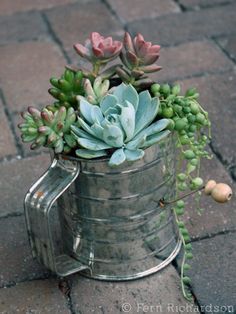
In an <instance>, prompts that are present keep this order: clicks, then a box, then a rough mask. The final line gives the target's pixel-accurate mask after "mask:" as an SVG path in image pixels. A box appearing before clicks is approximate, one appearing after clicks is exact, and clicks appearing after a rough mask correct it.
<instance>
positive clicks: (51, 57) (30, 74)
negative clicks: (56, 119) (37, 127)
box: [0, 41, 66, 112]
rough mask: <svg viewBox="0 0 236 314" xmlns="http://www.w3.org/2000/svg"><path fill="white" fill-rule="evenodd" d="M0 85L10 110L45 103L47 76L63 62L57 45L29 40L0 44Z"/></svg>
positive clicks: (55, 72)
mask: <svg viewBox="0 0 236 314" xmlns="http://www.w3.org/2000/svg"><path fill="white" fill-rule="evenodd" d="M0 55H1V59H0V68H1V77H0V86H1V87H2V90H3V94H4V96H5V99H6V102H7V105H8V106H9V108H10V109H11V110H12V111H18V112H19V111H22V110H25V109H26V107H27V106H35V105H41V106H42V105H44V106H45V105H48V104H50V103H51V102H53V98H52V97H51V96H50V95H49V94H48V89H49V87H50V83H49V79H50V77H52V76H59V75H61V74H62V73H63V71H64V66H65V64H66V62H65V59H64V58H63V56H62V53H61V51H60V50H59V48H58V47H57V46H56V45H55V44H53V43H49V42H38V41H37V42H36V41H29V42H24V43H14V44H13V43H12V44H8V45H5V46H0Z"/></svg>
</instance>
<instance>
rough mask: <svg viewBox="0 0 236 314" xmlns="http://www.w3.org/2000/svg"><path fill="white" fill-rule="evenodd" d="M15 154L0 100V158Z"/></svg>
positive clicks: (12, 138)
mask: <svg viewBox="0 0 236 314" xmlns="http://www.w3.org/2000/svg"><path fill="white" fill-rule="evenodd" d="M16 153H17V150H16V146H15V141H14V137H13V134H12V131H11V129H10V126H9V121H8V120H7V117H6V115H5V113H4V108H3V105H2V102H1V100H0V158H3V157H5V156H8V155H15V154H16Z"/></svg>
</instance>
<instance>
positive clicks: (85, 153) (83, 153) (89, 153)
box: [75, 149, 107, 159]
mask: <svg viewBox="0 0 236 314" xmlns="http://www.w3.org/2000/svg"><path fill="white" fill-rule="evenodd" d="M75 152H76V155H77V156H78V157H81V158H86V159H92V158H98V157H103V156H106V155H107V153H106V151H105V150H97V151H94V150H89V149H77V150H76V151H75Z"/></svg>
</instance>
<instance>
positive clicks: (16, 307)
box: [0, 279, 71, 314]
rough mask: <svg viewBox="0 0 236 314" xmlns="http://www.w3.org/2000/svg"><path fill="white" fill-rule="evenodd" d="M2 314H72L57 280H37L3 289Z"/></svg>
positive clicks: (0, 302)
mask: <svg viewBox="0 0 236 314" xmlns="http://www.w3.org/2000/svg"><path fill="white" fill-rule="evenodd" d="M0 294H1V301H0V313H1V314H16V313H20V314H29V313H34V314H44V313H53V314H55V313H61V314H70V313H71V312H70V310H69V309H68V306H67V300H66V298H65V297H64V296H63V295H62V293H61V292H60V290H59V289H58V283H57V281H56V280H52V279H48V280H37V281H30V282H24V283H20V284H17V285H16V286H14V287H11V288H7V289H1V290H0Z"/></svg>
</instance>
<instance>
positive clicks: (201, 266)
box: [190, 233, 236, 314]
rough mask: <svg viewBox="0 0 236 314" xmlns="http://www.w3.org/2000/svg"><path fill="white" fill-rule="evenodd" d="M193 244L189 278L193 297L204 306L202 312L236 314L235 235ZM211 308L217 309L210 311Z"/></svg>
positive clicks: (226, 235) (221, 236)
mask: <svg viewBox="0 0 236 314" xmlns="http://www.w3.org/2000/svg"><path fill="white" fill-rule="evenodd" d="M192 245H193V252H194V259H193V260H192V262H191V264H192V271H191V272H190V275H191V278H192V286H193V291H194V294H195V296H196V297H197V300H198V302H199V304H200V305H201V306H203V307H204V306H205V311H204V308H203V312H205V313H222V314H223V313H235V311H236V281H235V275H234V274H235V267H236V262H235V261H236V233H229V234H225V235H217V236H216V237H214V238H212V239H206V240H202V241H198V242H194V243H193V244H192ZM211 305H212V307H213V306H214V307H215V309H214V308H212V310H211V309H210V308H209V306H211ZM206 306H208V308H207V307H206ZM217 306H219V307H220V308H218V312H217V308H216V307H217Z"/></svg>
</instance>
